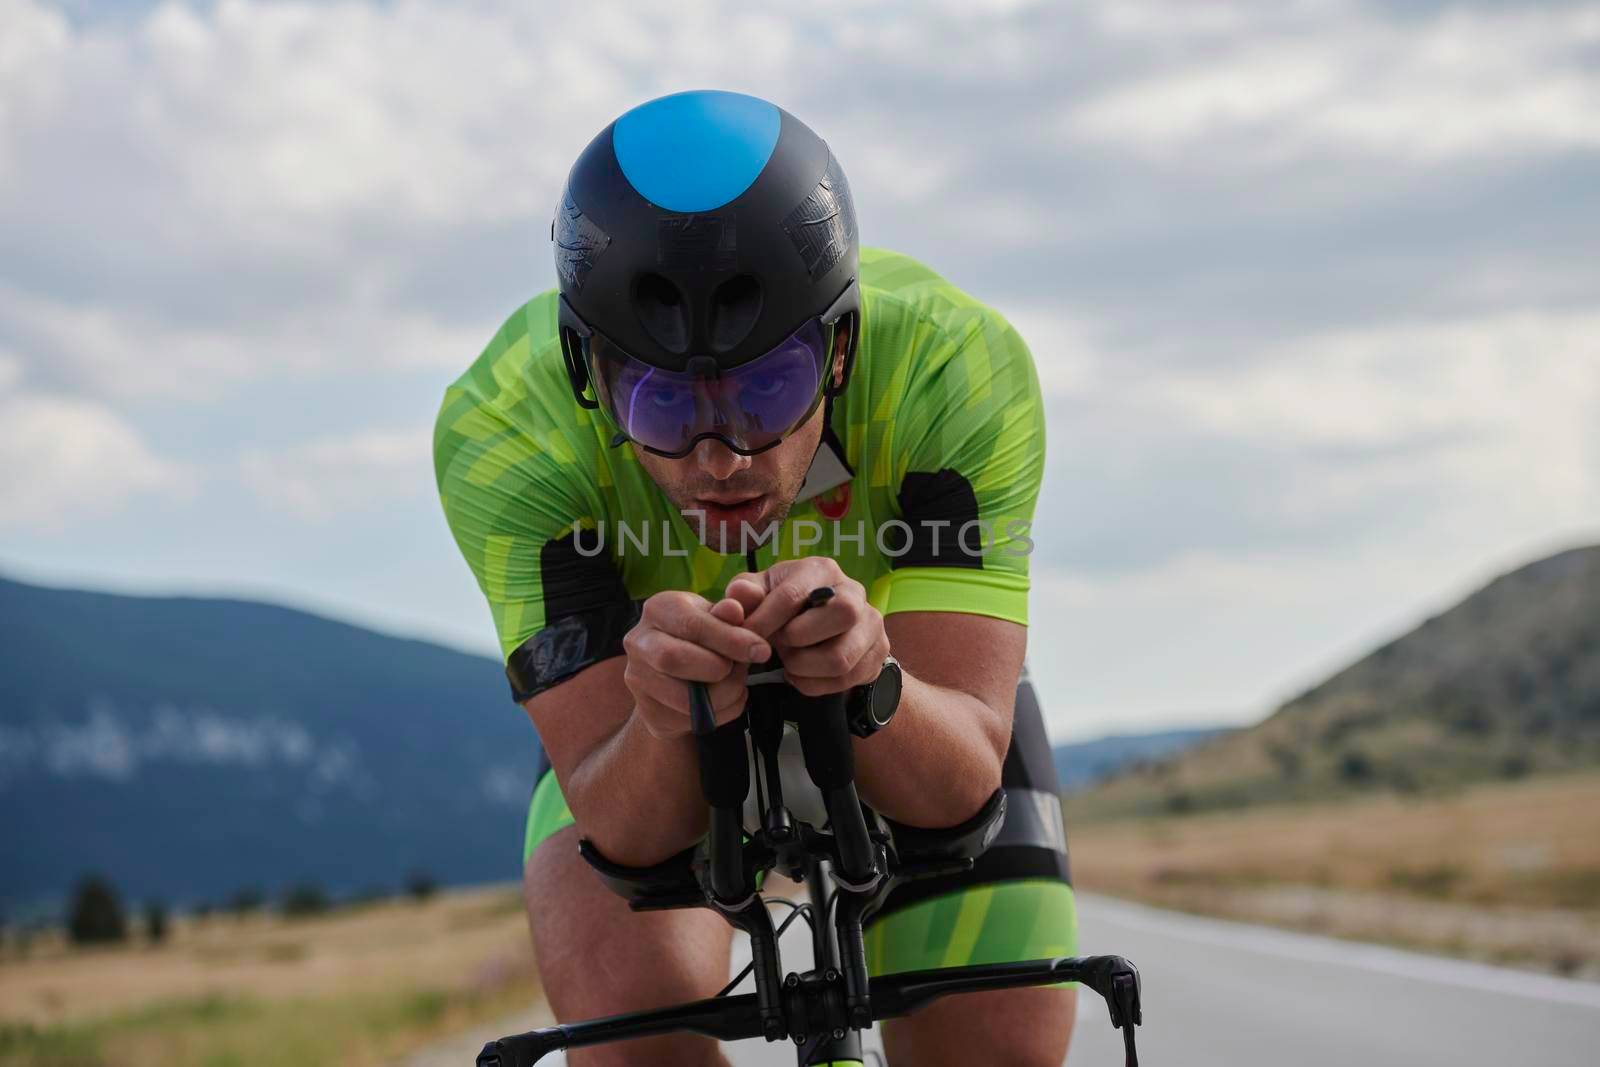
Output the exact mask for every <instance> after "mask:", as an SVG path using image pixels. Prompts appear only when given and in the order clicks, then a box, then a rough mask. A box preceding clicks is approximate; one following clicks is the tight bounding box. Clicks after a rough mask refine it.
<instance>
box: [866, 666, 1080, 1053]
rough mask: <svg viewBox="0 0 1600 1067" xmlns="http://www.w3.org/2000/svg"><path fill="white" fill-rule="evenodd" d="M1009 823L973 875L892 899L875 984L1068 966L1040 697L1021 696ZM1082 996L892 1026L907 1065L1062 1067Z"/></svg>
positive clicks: (1058, 828)
mask: <svg viewBox="0 0 1600 1067" xmlns="http://www.w3.org/2000/svg"><path fill="white" fill-rule="evenodd" d="M1001 782H1002V786H1003V787H1004V789H1005V790H1006V794H1007V796H1006V822H1005V825H1004V826H1003V827H1002V828H1001V831H1000V834H999V835H998V836H997V837H996V838H995V841H994V843H993V844H992V845H991V846H990V848H989V850H988V851H987V852H985V853H984V854H983V855H982V856H981V857H979V859H978V862H977V863H976V864H975V865H974V867H973V869H972V870H971V871H968V872H966V873H964V874H960V875H954V876H951V877H948V878H942V879H929V880H926V881H918V882H912V883H909V884H907V885H905V886H902V887H900V888H899V889H896V890H895V892H894V893H893V894H891V895H890V897H889V899H888V900H887V901H885V906H884V908H883V910H882V911H881V912H880V913H879V914H878V916H876V917H875V918H874V920H873V923H872V926H871V927H870V928H869V930H868V931H867V939H866V940H867V955H868V962H869V965H870V966H871V969H872V972H873V974H890V973H895V972H899V971H914V970H924V969H928V968H933V967H956V966H963V965H967V964H980V963H1004V962H1010V961H1014V960H1028V959H1046V958H1050V957H1054V956H1071V955H1074V954H1075V953H1076V952H1077V942H1078V925H1077V911H1076V907H1075V905H1074V901H1073V896H1072V885H1071V878H1070V871H1069V868H1068V864H1067V851H1066V832H1065V828H1064V825H1063V822H1062V818H1061V800H1060V787H1059V784H1058V782H1057V779H1056V773H1055V762H1054V759H1053V757H1052V754H1051V751H1050V745H1049V741H1048V739H1047V737H1046V735H1045V732H1044V723H1043V719H1042V717H1041V716H1040V712H1039V705H1038V701H1037V699H1036V697H1035V695H1034V692H1033V686H1032V684H1031V683H1030V682H1029V681H1028V679H1027V677H1026V676H1024V677H1023V680H1022V682H1021V683H1020V684H1019V686H1018V689H1017V700H1016V705H1015V714H1014V715H1013V727H1012V737H1011V746H1010V749H1009V750H1008V751H1007V753H1006V759H1005V767H1004V771H1003V773H1002V779H1001ZM1075 1004H1076V989H1075V988H1074V987H1070V986H1057V987H1051V988H1043V989H1028V990H1011V991H1005V992H998V993H976V994H967V995H964V996H958V997H947V998H945V999H943V1000H940V1001H936V1002H934V1003H933V1004H932V1005H930V1006H929V1007H928V1008H926V1009H924V1010H923V1011H921V1012H919V1013H917V1014H916V1015H915V1016H912V1017H911V1018H909V1019H903V1020H892V1021H889V1022H887V1023H885V1025H884V1028H883V1032H884V1041H885V1045H886V1048H887V1049H888V1051H889V1053H890V1057H891V1061H893V1060H894V1059H895V1057H897V1056H898V1057H900V1062H905V1063H919V1064H920V1063H928V1064H940V1063H967V1062H983V1063H996V1064H1034V1063H1043V1064H1052V1065H1056V1064H1060V1063H1061V1061H1062V1059H1063V1058H1065V1056H1066V1049H1067V1043H1068V1040H1069V1039H1070V1037H1071V1034H1072V1022H1073V1016H1074V1007H1075Z"/></svg>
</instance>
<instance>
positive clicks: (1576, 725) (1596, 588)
mask: <svg viewBox="0 0 1600 1067" xmlns="http://www.w3.org/2000/svg"><path fill="white" fill-rule="evenodd" d="M1595 765H1600V545H1597V546H1591V547H1587V548H1577V549H1572V550H1570V551H1567V552H1562V553H1559V554H1557V555H1554V556H1551V557H1549V558H1547V559H1541V560H1538V561H1537V562H1534V563H1530V564H1528V565H1527V566H1524V567H1521V568H1519V569H1517V570H1514V571H1512V572H1510V573H1509V574H1505V575H1502V576H1501V577H1499V578H1496V579H1495V580H1494V581H1492V582H1490V583H1489V584H1488V585H1487V586H1485V587H1484V588H1483V589H1480V590H1478V591H1477V592H1475V593H1473V594H1472V595H1471V596H1468V597H1467V598H1466V599H1465V600H1463V601H1461V602H1460V603H1459V604H1457V605H1456V606H1454V607H1452V608H1450V609H1449V610H1448V611H1445V612H1443V613H1441V614H1439V615H1436V616H1434V617H1433V618H1430V619H1428V620H1427V621H1426V622H1424V623H1422V624H1421V625H1420V626H1418V627H1416V628H1415V629H1414V630H1412V631H1411V632H1409V633H1407V634H1405V635H1403V636H1401V637H1399V638H1396V639H1395V640H1393V641H1390V642H1389V643H1387V644H1385V645H1384V646H1382V647H1381V648H1378V649H1376V650H1375V651H1373V652H1372V653H1371V654H1370V655H1368V656H1365V657H1363V658H1362V659H1361V660H1359V661H1357V662H1356V663H1353V664H1351V665H1350V666H1348V667H1346V668H1345V669H1344V670H1341V671H1339V672H1338V673H1337V674H1335V675H1333V676H1332V677H1330V678H1328V679H1327V680H1326V681H1324V682H1322V683H1321V684H1319V685H1317V686H1314V687H1313V688H1311V689H1309V690H1307V691H1306V692H1304V693H1302V694H1300V695H1299V696H1297V697H1295V698H1294V699H1293V700H1290V701H1289V702H1288V703H1286V704H1284V705H1283V706H1282V707H1280V708H1279V709H1278V710H1277V711H1275V712H1274V713H1273V714H1272V715H1271V716H1269V717H1268V718H1267V719H1266V720H1265V721H1264V722H1262V723H1260V724H1259V725H1257V726H1254V727H1252V728H1250V729H1248V730H1243V731H1240V732H1237V733H1234V734H1230V735H1227V736H1224V737H1220V738H1216V739H1213V740H1210V741H1207V742H1204V743H1202V744H1200V745H1198V746H1196V747H1195V748H1193V749H1191V750H1189V751H1187V752H1185V753H1184V754H1183V755H1181V756H1179V757H1177V758H1175V759H1171V760H1165V761H1161V762H1158V763H1157V764H1155V765H1153V766H1148V767H1142V768H1138V769H1135V770H1130V771H1128V772H1127V773H1124V774H1122V775H1119V776H1118V777H1117V778H1116V779H1114V780H1113V781H1110V782H1108V783H1106V784H1104V785H1103V786H1101V787H1100V788H1098V789H1096V790H1094V791H1093V792H1092V793H1090V794H1088V795H1086V796H1083V797H1080V798H1078V799H1077V801H1076V802H1075V805H1074V812H1075V813H1077V814H1078V815H1079V816H1080V817H1096V816H1099V817H1104V816H1115V815H1128V814H1150V813H1156V812H1161V811H1168V812H1182V811H1191V810H1202V809H1208V808H1220V807H1237V806H1241V805H1245V804H1252V803H1260V802H1269V801H1280V800H1310V799H1319V798H1322V797H1327V796H1335V795H1339V794H1346V793H1355V792H1363V791H1371V790H1375V789H1387V790H1395V791H1399V792H1415V791H1419V790H1428V789H1434V788H1439V787H1450V786H1454V785H1458V784H1461V783H1465V782H1470V781H1480V780H1484V779H1489V778H1497V777H1499V778H1511V777H1521V776H1523V775H1528V774H1536V773H1543V772H1551V771H1562V770H1569V769H1575V768H1579V767H1591V766H1595Z"/></svg>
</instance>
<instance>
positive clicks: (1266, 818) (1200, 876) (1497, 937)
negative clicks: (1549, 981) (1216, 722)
mask: <svg viewBox="0 0 1600 1067" xmlns="http://www.w3.org/2000/svg"><path fill="white" fill-rule="evenodd" d="M1067 813H1068V819H1069V821H1071V822H1072V825H1071V839H1072V843H1073V852H1074V865H1073V871H1074V874H1075V876H1076V877H1077V880H1078V882H1079V884H1080V885H1082V886H1084V887H1085V888H1088V889H1095V890H1100V891H1102V892H1110V893H1116V894H1120V895H1123V896H1130V897H1135V898H1138V899H1143V900H1147V901H1151V902H1153V903H1159V904H1162V905H1165V906H1169V907H1179V908H1183V909H1186V910H1191V911H1201V912H1206V913H1210V914H1221V915H1227V916H1230V917H1235V918H1242V919H1248V920H1252V921H1265V922H1274V923H1279V924H1282V925H1289V926H1297V927H1302V928H1306V927H1309V928H1313V929H1319V930H1323V931H1326V932H1330V933H1334V934H1338V935H1341V936H1348V937H1358V938H1369V939H1374V940H1384V941H1392V942H1401V943H1406V944H1411V945H1415V946H1418V947H1424V948H1428V949H1432V950H1436V951H1446V952H1452V953H1456V954H1461V955H1467V956H1473V957H1479V958H1487V959H1494V960H1499V961H1504V962H1521V963H1530V964H1534V965H1538V966H1542V967H1548V968H1550V969H1554V970H1558V971H1562V972H1565V973H1579V974H1592V975H1593V976H1595V977H1600V775H1595V774H1592V773H1591V774H1584V775H1573V776H1565V777H1558V778H1542V779H1536V780H1529V781H1523V782H1516V783H1497V784H1488V785H1482V786H1476V787H1472V788H1468V789H1463V790H1461V791H1460V792H1458V793H1455V794H1452V795H1447V796H1429V797H1425V798H1418V799H1409V800H1408V799H1401V798H1396V797H1393V796H1381V797H1373V798H1369V799H1364V800H1354V801H1347V802H1343V803H1327V804H1319V805H1303V806H1277V807H1269V808H1259V809H1251V810H1245V811H1237V812H1228V813H1214V814H1205V815H1193V816H1172V817H1164V818H1153V819H1143V820H1132V821H1122V822H1114V823H1090V824H1087V825H1080V824H1079V823H1078V822H1076V821H1072V819H1071V816H1072V804H1071V802H1070V801H1069V803H1068V805H1067Z"/></svg>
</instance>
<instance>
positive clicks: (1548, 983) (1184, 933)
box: [1079, 893, 1600, 1009]
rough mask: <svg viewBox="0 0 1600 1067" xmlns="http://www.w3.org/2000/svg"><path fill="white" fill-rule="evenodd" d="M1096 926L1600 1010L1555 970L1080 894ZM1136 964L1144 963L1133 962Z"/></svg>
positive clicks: (1592, 993)
mask: <svg viewBox="0 0 1600 1067" xmlns="http://www.w3.org/2000/svg"><path fill="white" fill-rule="evenodd" d="M1079 899H1080V900H1081V901H1083V902H1084V903H1085V904H1087V905H1088V906H1087V908H1085V909H1084V910H1085V911H1087V912H1089V917H1090V919H1091V922H1092V923H1094V924H1095V925H1099V924H1100V923H1105V924H1106V925H1109V926H1117V925H1121V926H1125V927H1128V928H1130V929H1134V930H1144V931H1149V932H1151V933H1157V934H1162V935H1165V936H1167V937H1174V938H1178V939H1180V940H1184V941H1191V942H1195V943H1197V944H1204V945H1215V946H1218V947H1222V948H1231V949H1237V950H1240V951H1243V952H1254V953H1257V954H1259V955H1263V956H1277V957H1280V958H1283V959H1294V960H1302V961H1305V962H1308V963H1326V964H1333V965H1335V966H1341V967H1352V968H1356V969H1358V970H1364V971H1371V972H1373V973H1376V974H1386V975H1390V976H1393V977H1396V978H1412V979H1417V980H1419V981H1424V982H1434V983H1436V984H1439V985H1450V986H1456V987H1458V988H1461V989H1473V990H1478V991H1481V992H1485V993H1501V994H1506V995H1509V996H1515V997H1524V998H1527V999H1529V1000H1543V1001H1550V1002H1554V1003H1560V1004H1573V1005H1577V1006H1579V1007H1585V1008H1595V1009H1600V983H1596V982H1583V981H1577V980H1575V979H1571V978H1558V977H1556V976H1554V975H1546V974H1536V973H1532V972H1528V971H1514V970H1511V969H1509V968H1506V967H1492V966H1490V965H1488V964H1485V963H1473V962H1471V961H1469V960H1453V959H1446V958H1443V957H1439V956H1425V955H1422V954H1421V953H1417V952H1407V951H1405V950H1403V949H1397V948H1388V947H1386V946H1382V945H1365V944H1360V943H1357V942H1353V941H1339V940H1336V939H1334V938H1328V937H1317V936H1314V935H1312V934H1299V933H1293V932H1291V931H1288V930H1277V929H1273V928H1271V927H1266V926H1252V925H1250V924H1248V923H1240V922H1230V921H1228V920H1226V919H1210V918H1200V917H1198V916H1193V915H1184V914H1181V913H1179V912H1173V911H1163V910H1161V909H1159V908H1152V907H1149V906H1147V905H1143V904H1132V903H1129V902H1127V901H1122V900H1111V899H1108V898H1106V897H1100V896H1092V895H1090V894H1087V893H1085V894H1080V895H1079ZM1095 940H1096V942H1097V943H1096V945H1095V946H1093V947H1092V948H1091V949H1088V950H1086V951H1095V952H1108V951H1109V952H1115V951H1116V944H1115V938H1114V937H1107V938H1104V939H1101V938H1099V937H1096V938H1095ZM1134 962H1136V963H1137V962H1138V961H1137V960H1135V961H1134Z"/></svg>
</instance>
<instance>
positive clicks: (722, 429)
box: [551, 91, 860, 455]
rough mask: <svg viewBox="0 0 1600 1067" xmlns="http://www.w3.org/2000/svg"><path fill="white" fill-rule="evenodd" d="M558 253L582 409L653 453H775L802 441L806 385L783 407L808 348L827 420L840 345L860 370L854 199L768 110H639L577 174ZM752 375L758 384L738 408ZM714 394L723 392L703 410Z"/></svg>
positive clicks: (832, 165) (835, 169) (710, 106)
mask: <svg viewBox="0 0 1600 1067" xmlns="http://www.w3.org/2000/svg"><path fill="white" fill-rule="evenodd" d="M551 237H552V239H553V241H554V243H555V260H556V274H557V277H558V279H559V285H560V293H561V299H560V303H561V307H560V327H561V340H562V351H563V354H564V356H565V358H566V361H567V370H568V373H569V374H570V375H571V378H572V384H573V389H574V391H575V393H576V394H577V396H578V399H579V402H580V403H583V404H584V405H585V406H589V407H594V406H597V405H598V406H602V407H604V408H605V409H606V410H607V412H608V414H609V415H610V416H611V417H612V419H613V421H614V422H616V423H617V424H618V428H619V430H620V431H621V432H622V434H623V436H626V437H629V438H632V439H634V440H636V441H638V442H639V443H641V444H643V445H644V446H645V447H647V448H650V449H651V450H652V451H656V452H660V453H662V454H666V455H682V454H686V453H687V452H688V451H689V450H690V448H692V446H693V443H694V442H695V441H697V440H699V439H700V438H702V437H715V438H718V439H721V440H723V441H724V442H725V443H727V444H728V445H729V446H730V447H732V448H734V449H735V450H736V451H739V452H743V453H746V454H749V453H753V452H758V451H762V450H763V449H764V448H768V447H771V446H772V445H773V444H776V443H777V441H778V440H781V438H782V436H783V435H784V434H786V433H787V432H789V431H790V430H792V429H793V428H794V427H793V426H779V425H777V424H778V423H779V422H784V421H787V420H788V419H789V418H791V417H792V416H793V415H795V414H796V413H797V412H798V410H799V409H798V408H797V407H796V404H797V402H798V399H799V393H800V392H801V391H803V388H802V387H803V385H804V384H805V375H804V373H796V374H790V375H789V376H788V377H787V378H786V379H785V382H787V383H788V388H789V392H790V396H789V398H788V401H787V404H785V403H782V402H779V401H781V400H782V398H781V397H780V398H778V400H772V399H771V397H772V395H773V394H774V391H775V390H777V389H778V386H780V385H783V384H784V382H779V383H777V385H775V384H774V383H773V381H772V380H771V378H772V375H773V374H774V373H777V372H778V370H779V369H780V368H781V367H784V366H786V367H788V368H790V369H791V370H794V369H797V368H798V367H799V366H800V364H802V363H804V361H805V359H804V357H803V355H802V354H801V353H802V350H804V352H807V353H810V354H811V355H813V356H818V358H820V359H821V361H822V363H821V365H819V366H817V367H816V368H814V369H813V371H812V372H811V373H812V378H814V379H815V382H816V387H815V388H814V389H813V393H814V394H816V395H814V396H812V397H809V398H806V399H807V400H808V401H809V407H807V409H806V410H805V412H804V413H805V414H806V415H807V416H809V414H810V413H811V411H814V410H815V406H816V400H817V398H818V397H820V396H821V395H822V394H823V393H828V394H830V395H831V393H832V392H833V390H832V388H831V382H829V381H827V380H826V379H827V378H828V377H830V375H828V374H827V371H828V365H829V364H828V361H829V359H830V358H831V356H832V354H833V352H834V349H835V347H836V341H835V337H836V331H837V330H841V329H843V330H848V338H849V343H848V344H847V345H843V346H842V347H844V348H845V350H846V352H845V359H846V362H845V367H844V369H845V370H846V371H848V369H849V358H848V357H849V353H850V352H851V351H853V349H854V345H855V340H856V335H857V334H858V333H859V329H858V328H857V318H858V314H859V306H860V305H859V295H858V290H857V287H856V275H857V270H858V265H859V259H860V242H859V239H858V237H857V232H856V219H855V209H854V206H853V204H852V203H851V199H850V187H849V184H848V183H847V182H846V180H845V176H844V171H843V170H842V169H840V167H839V163H838V161H837V160H835V159H834V157H833V154H832V153H831V152H830V151H829V150H828V146H827V144H826V143H825V142H823V140H822V139H821V138H820V137H818V136H817V135H816V134H815V133H813V132H812V131H811V129H810V128H809V127H807V126H806V125H805V123H803V122H801V121H800V120H799V119H797V118H795V117H794V116H793V115H791V114H789V113H788V112H787V111H784V110H783V109H782V108H779V107H777V106H775V105H773V104H770V103H768V102H767V101H765V100H760V99H757V98H755V97H751V96H744V95H740V94H737V93H727V92H716V91H696V92H686V93H678V94H675V95H673V96H665V97H661V98H659V99H656V100H652V101H650V102H648V103H645V104H642V105H640V106H639V107H636V108H634V109H633V110H632V111H629V112H628V113H627V114H625V115H623V116H622V117H621V118H619V119H617V120H616V121H615V122H613V123H612V124H611V125H609V126H607V127H606V128H605V129H604V130H602V131H601V132H600V134H599V136H597V137H596V138H595V139H594V140H593V141H591V142H590V143H589V145H588V147H586V148H585V149H584V150H583V153H582V154H581V155H580V156H579V157H578V160H577V162H576V163H574V164H573V167H572V171H571V173H570V174H569V175H568V177H567V185H566V188H565V190H564V191H563V193H562V196H561V203H560V205H559V207H558V208H557V211H556V216H555V221H554V224H553V226H552V229H551ZM763 357H765V358H763ZM741 368H743V370H741ZM763 368H765V370H764V371H763ZM784 373H786V374H787V373H788V372H784ZM741 374H742V375H744V376H745V377H746V378H750V379H751V381H747V382H743V383H740V384H739V387H738V388H739V391H740V396H739V398H738V399H727V398H726V397H725V396H723V395H722V394H725V393H727V392H728V391H729V389H730V385H729V379H730V378H733V377H737V376H739V375H741ZM758 376H759V377H760V378H761V380H760V381H755V379H756V378H757V377H758ZM791 379H792V380H791ZM707 382H717V383H720V384H719V385H718V386H717V388H718V389H720V390H721V391H722V394H718V395H717V396H712V395H711V394H710V393H709V392H702V393H701V394H700V395H699V396H698V398H695V397H689V396H688V395H687V391H689V390H690V389H691V386H692V385H693V383H707ZM795 383H798V384H795ZM591 384H592V385H593V387H594V393H595V397H594V398H590V397H589V396H588V395H587V393H588V387H589V386H590V385H591ZM709 388H710V387H709V386H708V387H707V389H709ZM674 389H676V390H678V391H677V392H673V390H674ZM640 390H650V392H649V395H648V397H646V398H641V394H640ZM752 397H754V398H755V399H754V400H752V399H751V398H752ZM644 399H648V400H649V401H650V403H648V404H646V403H645V402H644ZM802 421H803V420H802Z"/></svg>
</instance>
